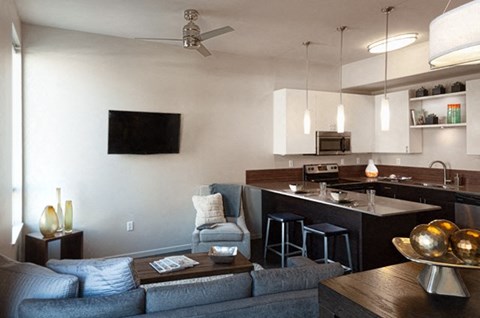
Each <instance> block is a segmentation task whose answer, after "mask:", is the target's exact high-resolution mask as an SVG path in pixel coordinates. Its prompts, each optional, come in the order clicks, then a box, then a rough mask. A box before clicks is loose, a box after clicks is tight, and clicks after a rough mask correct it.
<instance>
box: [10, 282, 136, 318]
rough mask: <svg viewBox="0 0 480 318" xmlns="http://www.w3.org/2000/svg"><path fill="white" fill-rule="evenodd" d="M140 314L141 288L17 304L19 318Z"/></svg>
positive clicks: (81, 317) (32, 300) (111, 317)
mask: <svg viewBox="0 0 480 318" xmlns="http://www.w3.org/2000/svg"><path fill="white" fill-rule="evenodd" d="M144 313H145V291H144V290H143V288H137V289H134V290H130V291H127V292H124V293H121V294H117V295H110V296H102V297H87V298H72V299H26V300H24V301H22V302H21V303H20V306H19V307H18V315H19V318H57V317H58V318H64V317H69V318H77V317H78V318H91V317H99V318H100V317H109V318H115V317H127V316H132V315H140V314H144Z"/></svg>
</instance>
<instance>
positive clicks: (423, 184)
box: [413, 182, 457, 190]
mask: <svg viewBox="0 0 480 318" xmlns="http://www.w3.org/2000/svg"><path fill="white" fill-rule="evenodd" d="M413 184H414V185H419V186H423V187H427V188H439V189H447V190H453V189H457V187H455V186H453V185H448V184H447V185H445V184H439V183H428V182H414V183H413Z"/></svg>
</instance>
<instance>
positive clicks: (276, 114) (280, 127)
mask: <svg viewBox="0 0 480 318" xmlns="http://www.w3.org/2000/svg"><path fill="white" fill-rule="evenodd" d="M309 96H310V95H309ZM309 99H310V97H309ZM309 108H310V112H311V118H312V119H313V118H314V116H315V111H314V109H312V108H311V107H309ZM305 109H306V96H305V91H303V90H296V89H280V90H277V91H275V92H274V93H273V153H274V154H276V155H289V154H313V153H315V130H314V125H313V123H312V130H311V132H310V134H309V135H305V134H304V132H303V114H304V112H305ZM312 121H313V120H312Z"/></svg>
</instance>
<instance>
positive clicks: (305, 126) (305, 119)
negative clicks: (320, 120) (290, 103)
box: [303, 109, 312, 135]
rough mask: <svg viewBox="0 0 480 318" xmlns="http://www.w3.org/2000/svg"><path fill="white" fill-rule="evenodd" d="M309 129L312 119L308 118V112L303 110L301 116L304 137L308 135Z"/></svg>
mask: <svg viewBox="0 0 480 318" xmlns="http://www.w3.org/2000/svg"><path fill="white" fill-rule="evenodd" d="M311 127H312V118H311V116H310V110H308V109H305V113H304V114H303V133H304V134H305V135H310V130H311Z"/></svg>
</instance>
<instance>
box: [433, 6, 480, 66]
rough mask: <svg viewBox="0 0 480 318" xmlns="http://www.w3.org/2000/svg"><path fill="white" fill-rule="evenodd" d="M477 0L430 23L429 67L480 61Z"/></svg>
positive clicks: (479, 10) (479, 12)
mask: <svg viewBox="0 0 480 318" xmlns="http://www.w3.org/2000/svg"><path fill="white" fill-rule="evenodd" d="M479 16H480V1H471V2H468V3H466V4H464V5H462V6H460V7H457V8H455V9H453V10H450V11H448V12H445V13H443V14H442V15H440V16H438V17H437V18H435V19H434V20H433V21H432V22H431V23H430V40H429V46H430V57H429V64H430V67H431V68H432V69H436V68H443V67H450V66H456V65H468V64H478V63H480V27H479V26H478V20H479Z"/></svg>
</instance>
